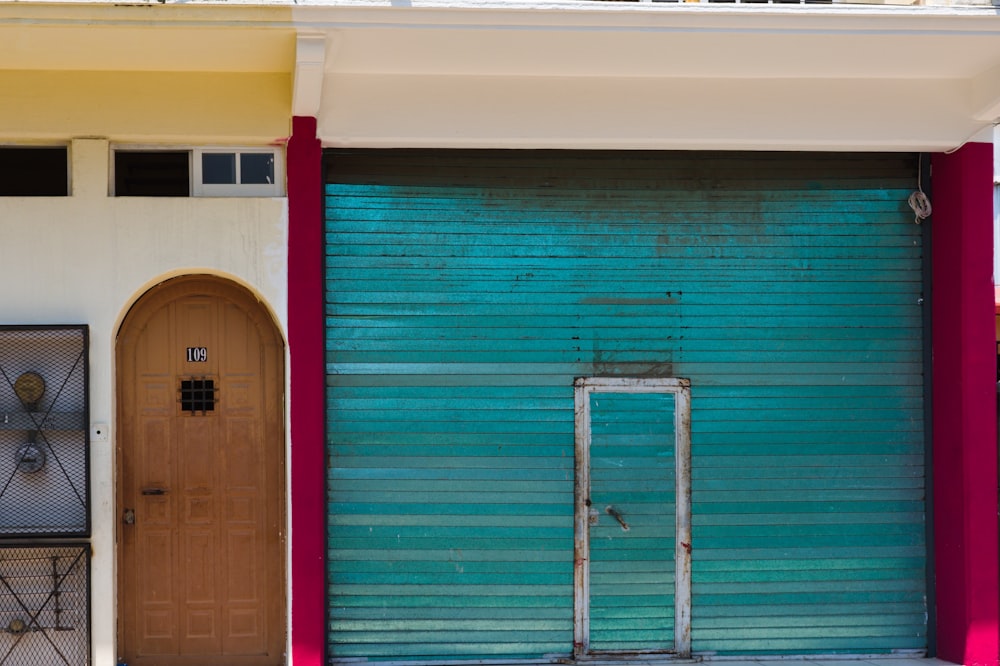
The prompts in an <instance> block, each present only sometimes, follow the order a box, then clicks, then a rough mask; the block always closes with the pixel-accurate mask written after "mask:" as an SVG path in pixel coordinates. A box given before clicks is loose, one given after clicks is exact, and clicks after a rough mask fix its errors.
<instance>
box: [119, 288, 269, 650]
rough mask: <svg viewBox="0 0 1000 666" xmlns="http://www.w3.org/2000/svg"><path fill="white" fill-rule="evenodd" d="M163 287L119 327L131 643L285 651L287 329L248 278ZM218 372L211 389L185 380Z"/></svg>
mask: <svg viewBox="0 0 1000 666" xmlns="http://www.w3.org/2000/svg"><path fill="white" fill-rule="evenodd" d="M154 292H156V293H154V294H151V295H149V296H147V298H146V299H144V300H143V301H142V302H140V304H139V305H137V306H136V308H135V309H134V310H133V313H130V316H129V319H128V320H127V321H126V324H125V325H124V326H123V329H122V330H123V332H122V334H121V335H120V337H119V350H118V354H119V382H120V387H121V389H120V397H119V422H120V424H121V429H120V432H121V436H120V439H119V449H118V450H119V508H120V510H121V512H122V515H124V514H125V512H126V510H127V509H130V508H134V511H135V523H134V524H132V525H129V524H125V523H123V524H122V526H121V530H120V531H121V539H120V567H119V570H120V578H119V583H120V585H119V588H120V599H119V604H120V618H121V619H120V632H119V635H120V639H119V656H120V657H121V658H122V659H123V660H125V661H128V663H130V664H135V665H136V666H141V665H142V664H156V665H157V666H173V665H190V666H202V665H205V666H208V665H211V664H226V665H227V666H228V665H232V666H238V665H239V664H248V665H249V664H253V665H254V666H256V665H257V664H280V663H282V661H283V653H284V631H285V630H284V612H283V609H284V566H283V551H284V549H283V547H282V535H281V525H282V521H281V514H282V509H281V507H282V497H283V492H282V488H283V472H282V459H283V456H282V447H283V437H282V434H281V433H282V426H281V415H282V410H281V408H280V400H281V397H280V396H281V386H282V384H283V382H282V371H281V359H282V357H283V351H282V347H281V343H280V339H279V338H278V336H277V335H276V333H275V331H274V328H273V324H271V322H270V321H269V320H268V319H267V317H266V315H265V313H263V312H262V311H260V309H259V305H258V304H257V303H256V301H255V300H254V299H252V298H250V297H249V296H248V295H246V294H245V293H243V292H242V291H241V290H238V289H236V288H224V287H222V286H220V284H219V283H217V282H215V281H211V280H200V279H196V278H189V279H181V280H179V281H178V285H177V288H176V289H174V290H154ZM202 348H203V349H205V350H207V354H205V353H194V354H192V353H190V352H189V351H188V350H190V349H202ZM205 381H210V382H211V383H212V387H213V390H214V392H212V391H208V392H206V393H205V394H204V395H206V396H208V397H209V399H208V400H207V401H206V400H202V399H201V394H199V393H196V392H192V391H190V390H185V389H200V388H202V386H203V384H202V382H205ZM185 382H186V383H185ZM192 382H195V383H194V384H192ZM132 387H135V390H132ZM192 396H195V397H192ZM144 491H145V492H144Z"/></svg>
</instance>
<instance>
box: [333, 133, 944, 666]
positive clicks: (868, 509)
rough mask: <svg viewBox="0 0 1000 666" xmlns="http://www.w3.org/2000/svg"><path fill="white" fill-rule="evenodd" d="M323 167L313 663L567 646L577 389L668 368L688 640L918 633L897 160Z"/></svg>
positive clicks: (914, 388) (911, 292) (542, 158)
mask: <svg viewBox="0 0 1000 666" xmlns="http://www.w3.org/2000/svg"><path fill="white" fill-rule="evenodd" d="M328 157H329V161H328V182H329V185H328V186H327V190H326V194H327V199H326V201H327V213H326V215H327V238H326V243H327V258H326V262H327V264H326V271H327V287H328V292H327V293H328V302H327V304H326V308H327V310H326V312H327V385H328V394H327V407H328V424H329V425H328V447H329V469H328V497H329V583H330V588H329V595H330V596H329V630H330V632H329V641H330V654H331V657H332V658H334V659H347V658H354V657H368V658H370V659H374V660H379V659H382V660H391V659H421V658H424V659H428V660H447V659H476V658H500V657H502V658H515V657H525V658H541V657H543V656H544V655H551V654H563V655H566V654H569V653H571V652H572V649H573V646H572V641H573V561H572V559H573V505H574V497H573V388H572V384H573V379H574V378H575V377H579V376H621V377H626V376H632V377H634V376H656V377H686V378H689V379H690V380H691V393H692V434H691V437H692V485H693V507H692V521H693V544H692V546H693V553H692V557H693V563H692V568H693V587H692V609H691V612H692V632H691V634H692V643H693V648H694V651H695V652H696V653H697V652H703V653H704V652H719V653H725V654H754V653H756V654H777V653H831V652H851V653H879V652H890V651H894V650H911V649H915V650H919V649H922V648H924V647H925V646H926V624H925V613H926V604H925V601H924V595H925V582H924V578H925V573H924V571H925V550H926V547H925V543H924V509H925V507H924V468H923V462H924V446H923V442H924V434H923V388H922V386H923V376H922V372H923V369H922V351H921V350H922V340H921V325H922V313H921V306H920V305H919V304H918V302H919V299H920V297H921V293H920V290H921V252H922V248H921V244H920V243H921V238H920V231H919V228H918V227H916V225H914V224H913V221H912V220H913V216H912V213H911V212H910V211H909V209H908V207H907V205H906V197H907V196H908V195H909V193H910V192H911V191H912V190H913V189H914V187H915V182H916V158H915V157H914V156H910V155H850V154H824V155H813V154H705V153H678V154H663V153H569V152H546V151H535V152H532V151H496V152H490V151H484V152H459V151H452V152H446V151H441V152H431V151H330V153H329V155H328ZM604 519H606V520H612V518H611V517H610V516H604ZM615 647H618V644H615Z"/></svg>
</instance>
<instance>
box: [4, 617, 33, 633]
mask: <svg viewBox="0 0 1000 666" xmlns="http://www.w3.org/2000/svg"><path fill="white" fill-rule="evenodd" d="M27 630H28V624H27V622H25V621H24V620H22V619H21V618H19V617H15V618H14V619H13V620H11V621H10V622H9V623H8V624H7V631H9V632H10V633H12V634H23V633H24V632H26V631H27Z"/></svg>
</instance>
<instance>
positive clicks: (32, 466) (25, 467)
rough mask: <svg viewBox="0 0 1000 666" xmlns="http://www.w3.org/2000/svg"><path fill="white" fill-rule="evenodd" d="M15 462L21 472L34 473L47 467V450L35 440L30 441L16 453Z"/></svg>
mask: <svg viewBox="0 0 1000 666" xmlns="http://www.w3.org/2000/svg"><path fill="white" fill-rule="evenodd" d="M14 462H15V464H16V465H17V469H18V471H19V472H24V473H25V474H34V473H35V472H37V471H39V470H40V469H42V468H43V467H45V451H43V450H42V448H41V447H40V446H38V445H37V444H35V443H33V442H28V443H27V444H24V445H23V446H21V447H20V448H18V450H17V453H15V454H14Z"/></svg>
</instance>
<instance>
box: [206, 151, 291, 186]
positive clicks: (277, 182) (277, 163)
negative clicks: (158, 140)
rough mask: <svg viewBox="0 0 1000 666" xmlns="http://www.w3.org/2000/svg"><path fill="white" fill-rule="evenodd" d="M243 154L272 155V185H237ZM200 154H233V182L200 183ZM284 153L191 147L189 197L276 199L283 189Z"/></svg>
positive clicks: (238, 183)
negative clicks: (234, 167)
mask: <svg viewBox="0 0 1000 666" xmlns="http://www.w3.org/2000/svg"><path fill="white" fill-rule="evenodd" d="M244 153H261V154H263V153H270V154H271V155H273V156H274V182H273V183H267V184H262V183H247V184H244V183H241V182H239V181H240V155H242V154H244ZM203 155H233V156H234V158H235V160H236V182H235V183H224V184H216V183H204V182H202V179H203V177H204V176H203V174H202V159H201V158H202V156H203ZM284 157H285V156H284V154H283V152H282V151H280V150H279V149H277V148H274V147H270V146H268V147H264V146H261V147H256V148H254V147H248V146H241V147H238V148H230V147H220V148H194V149H193V150H192V151H191V195H192V196H195V197H279V196H282V195H284V187H285V159H284Z"/></svg>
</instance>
